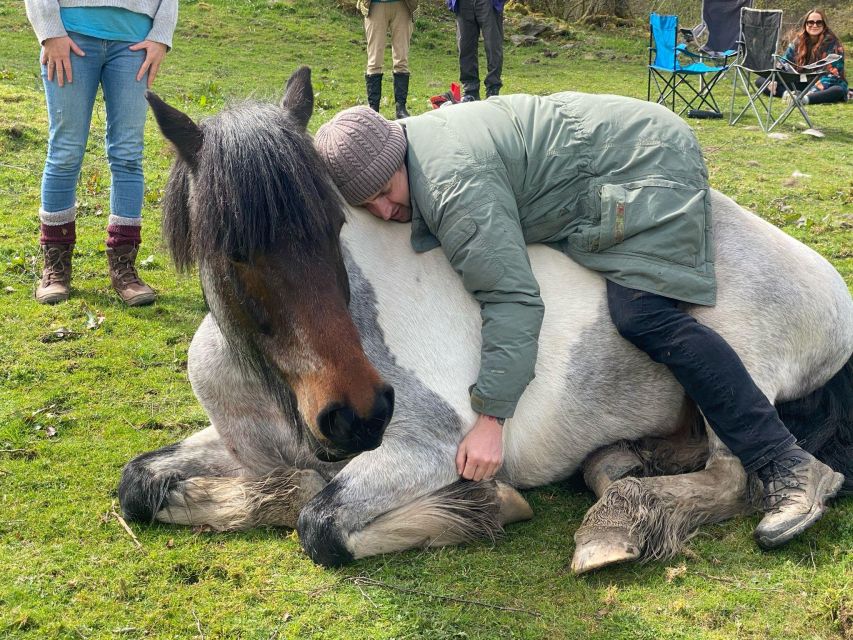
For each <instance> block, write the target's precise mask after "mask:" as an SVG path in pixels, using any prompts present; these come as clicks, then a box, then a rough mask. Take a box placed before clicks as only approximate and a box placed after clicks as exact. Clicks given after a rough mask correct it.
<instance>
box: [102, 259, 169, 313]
mask: <svg viewBox="0 0 853 640" xmlns="http://www.w3.org/2000/svg"><path fill="white" fill-rule="evenodd" d="M138 250H139V249H138V247H135V246H134V245H132V244H124V245H119V246H118V247H107V260H108V261H109V263H110V282H112V285H113V289H115V290H116V292H118V294H119V296H121V299H122V300H124V302H125V304H127V305H128V306H129V307H138V306H140V305H143V304H151V303H152V302H154V301H155V300H156V299H157V294H155V293H154V290H153V289H152V288H151V287H149V286H148V285H147V284H145V283H144V282H143V281H142V279H141V278H140V277H139V274H138V273H136V265H135V263H136V252H137V251H138Z"/></svg>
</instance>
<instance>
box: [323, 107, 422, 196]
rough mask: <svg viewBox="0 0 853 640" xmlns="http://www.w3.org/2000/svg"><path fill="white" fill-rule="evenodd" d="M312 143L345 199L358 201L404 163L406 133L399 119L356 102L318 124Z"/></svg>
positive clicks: (389, 177) (371, 193)
mask: <svg viewBox="0 0 853 640" xmlns="http://www.w3.org/2000/svg"><path fill="white" fill-rule="evenodd" d="M314 146H315V147H316V148H317V151H318V152H319V153H320V157H321V158H322V159H323V162H324V163H325V164H326V168H327V169H328V170H329V173H330V174H331V175H332V180H334V181H335V184H336V185H337V186H338V189H339V190H340V192H341V195H342V196H343V197H344V199H345V200H346V201H347V202H349V203H350V204H352V205H360V204H362V203H363V202H364V201H365V200H367V199H368V198H370V197H371V196H374V195H376V194H377V193H379V192H380V191H381V190H382V187H384V186H385V184H386V183H387V182H388V180H390V179H391V176H392V175H394V173H395V172H396V171H397V169H399V168H400V167H401V166H403V158H404V157H405V155H406V134H405V133H403V127H401V126H400V125H399V124H398V123H396V122H391V121H389V120H386V119H385V118H384V117H382V116H381V115H380V114H378V113H377V112H375V111H374V110H373V109H371V108H370V107H365V106H359V107H352V108H350V109H346V110H344V111H341V112H340V113H339V114H338V115H336V116H335V117H334V118H332V119H331V120H330V121H329V122H327V123H326V124H324V125H323V126H322V127H320V129H319V130H318V131H317V135H315V136H314Z"/></svg>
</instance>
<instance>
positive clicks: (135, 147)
mask: <svg viewBox="0 0 853 640" xmlns="http://www.w3.org/2000/svg"><path fill="white" fill-rule="evenodd" d="M68 35H69V37H70V38H71V39H72V40H73V41H74V42H75V43H76V44H77V46H78V47H80V48H81V49H82V50H83V51H84V52H85V53H86V55H85V56H78V55H76V54H74V53H73V52H72V53H71V69H72V74H73V79H74V81H73V82H71V83H69V82H68V81H67V80H66V82H65V86H63V87H60V86H59V84H58V83H57V82H56V76H55V75H54V78H53V81H52V82H50V81H48V79H47V66H46V65H42V67H41V77H42V81H43V82H44V91H45V97H46V99H47V113H48V121H49V138H48V145H47V161H46V162H45V165H44V175H43V176H42V183H41V201H42V210H43V211H46V212H58V211H66V210H70V209H72V208H73V207H74V202H75V192H76V188H77V179H78V177H79V175H80V166H81V165H82V164H83V154H84V152H85V151H86V141H87V139H88V138H89V125H90V123H91V121H92V109H93V107H94V104H95V95H96V94H97V92H98V86H99V85H100V86H101V87H103V91H104V103H105V105H106V117H107V135H106V151H107V159H108V161H109V163H110V174H111V178H112V179H111V183H110V211H111V213H112V214H113V215H117V216H123V217H126V218H139V217H140V216H141V214H142V195H143V191H144V189H145V183H144V180H143V177H142V145H143V132H144V130H145V114H146V109H147V108H148V103H147V102H146V100H145V90H146V88H147V82H148V76H147V74H146V76H145V77H143V78H142V80H141V81H139V82H137V80H136V74H137V73H138V72H139V68H140V67H141V66H142V63H143V62H144V60H145V51H144V50H142V51H131V50H130V49H128V47H129V46H130V45H131V44H133V43H131V42H116V41H112V40H101V39H100V38H92V37H90V36H84V35H81V34H79V33H69V34H68Z"/></svg>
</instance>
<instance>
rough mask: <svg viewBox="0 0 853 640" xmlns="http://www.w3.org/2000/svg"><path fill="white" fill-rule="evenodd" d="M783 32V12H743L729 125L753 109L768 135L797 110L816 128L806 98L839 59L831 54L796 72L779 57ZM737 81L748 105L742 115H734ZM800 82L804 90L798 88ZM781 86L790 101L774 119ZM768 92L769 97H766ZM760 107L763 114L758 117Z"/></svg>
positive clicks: (733, 65) (788, 62) (810, 126)
mask: <svg viewBox="0 0 853 640" xmlns="http://www.w3.org/2000/svg"><path fill="white" fill-rule="evenodd" d="M781 30H782V12H781V11H779V10H770V9H767V10H761V9H749V8H744V9H742V10H741V19H740V34H741V35H740V39H739V40H738V48H739V52H738V59H737V61H735V63H734V64H732V69H734V70H735V76H734V78H733V82H732V104H731V114H732V118H731V120H730V121H729V124H735V123H736V122H737V121H738V120H740V118H741V117H742V116H743V115H744V114H745V113H746V112H747V111H748V110H749V109H750V108H752V110H753V112H754V113H755V117H756V118H758V124H760V125H761V128H762V129H763V130H764V132H765V133H767V132H769V131H771V130H772V129H773V128H774V127H775V126H776V125H778V124H781V123H783V122H785V120H787V118H788V116H789V115H791V113H793V111H794V110H795V109H796V110H798V111H799V112H800V115H802V116H803V120H805V121H806V124H807V125H808V126H809V128H813V125H812V122H811V120H809V116H808V114H807V113H806V110H805V108H804V106H803V103H802V100H803V97H805V95H806V94H807V93H808V92H809V90H810V89H811V88H812V87H813V86H814V84H815V83H816V82H817V81H818V79H819V78H820V77H821V76H822V75H823V74H824V73H825V69H826V67H827V65H829V64H831V63H833V62H835V61H836V60H837V59H838V57H839V56H837V55H835V54H832V55H830V56H827V57H826V58H824V59H823V60H819V61H818V62H815V63H814V64H811V65H807V66H806V67H800V68H797V67H796V66H795V65H794V63H793V62H792V61H790V60H786V59H785V58H783V57H782V56H778V55H776V50H777V48H778V46H779V33H780V32H781ZM753 73H754V74H756V76H757V77H758V78H760V79H761V82H760V85H759V86H758V87H756V85H755V84H754V83H753V82H752V74H753ZM738 81H740V84H741V87H742V88H743V90H744V92H745V93H746V96H747V104H746V106H745V107H744V108H743V109H742V110H741V111H740V113H738V114H737V115H735V114H734V109H735V94H736V93H737V87H738ZM798 81H799V82H800V83H801V85H803V88H801V89H797V88H796V84H797V82H798ZM778 86H781V87H782V89H783V90H784V91H785V92H787V94H788V96H790V101H789V102H788V104H787V106H786V107H785V109H783V111H782V113H781V114H780V115H779V116H778V117H776V118H775V119H774V117H773V96H772V94H773V93H774V91H773V89H774V88H776V87H778ZM765 89H767V90H769V92H770V94H769V95H768V94H766V93H764V91H765ZM759 105H760V106H761V109H762V112H763V113H759Z"/></svg>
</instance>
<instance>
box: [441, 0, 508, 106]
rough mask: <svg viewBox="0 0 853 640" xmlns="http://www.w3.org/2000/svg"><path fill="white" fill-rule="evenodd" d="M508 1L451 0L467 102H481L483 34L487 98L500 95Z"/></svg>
mask: <svg viewBox="0 0 853 640" xmlns="http://www.w3.org/2000/svg"><path fill="white" fill-rule="evenodd" d="M505 2H506V0H447V7H448V8H449V9H450V10H451V11H453V12H454V13H455V14H456V46H457V47H458V49H459V82H461V83H462V90H463V92H464V95H463V96H462V101H463V102H471V101H473V100H479V99H480V66H479V60H478V58H479V52H478V51H479V46H480V33H481V32H482V34H483V48H484V49H485V50H486V65H487V67H488V74H487V75H486V79H485V82H484V84H485V85H486V97H487V98H488V97H490V96H496V95H498V94H499V93H500V91H501V87H502V86H503V83H502V82H501V71H502V70H503V63H504V4H505Z"/></svg>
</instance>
